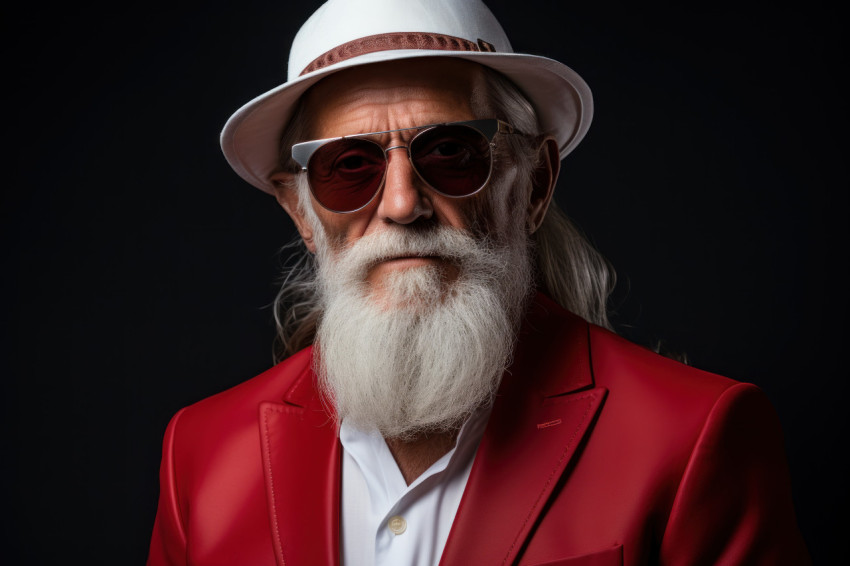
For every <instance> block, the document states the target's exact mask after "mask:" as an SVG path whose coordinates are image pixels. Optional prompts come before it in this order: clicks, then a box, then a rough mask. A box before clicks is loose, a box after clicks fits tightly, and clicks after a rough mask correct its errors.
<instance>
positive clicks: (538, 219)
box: [527, 137, 561, 233]
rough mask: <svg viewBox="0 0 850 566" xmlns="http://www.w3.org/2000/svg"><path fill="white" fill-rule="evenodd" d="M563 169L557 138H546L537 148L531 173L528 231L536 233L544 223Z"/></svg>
mask: <svg viewBox="0 0 850 566" xmlns="http://www.w3.org/2000/svg"><path fill="white" fill-rule="evenodd" d="M560 171H561V156H560V152H559V151H558V142H557V141H555V138H551V137H549V138H546V139H544V140H543V142H542V143H541V144H540V146H539V147H538V148H537V166H536V167H535V168H534V171H532V173H531V195H530V196H529V201H528V216H527V221H528V231H529V233H534V232H535V231H537V229H538V228H540V225H541V224H542V223H543V218H544V217H545V216H546V211H547V210H548V209H549V203H550V202H552V195H553V194H554V192H555V182H556V181H557V180H558V173H559V172H560Z"/></svg>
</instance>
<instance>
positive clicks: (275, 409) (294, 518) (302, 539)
mask: <svg viewBox="0 0 850 566" xmlns="http://www.w3.org/2000/svg"><path fill="white" fill-rule="evenodd" d="M313 380H314V374H313V372H312V370H311V369H310V367H309V365H308V366H307V368H305V370H304V371H303V372H302V374H301V375H300V376H299V377H298V378H297V379H296V380H295V382H294V384H293V386H292V387H291V388H290V390H289V391H288V392H287V394H286V395H285V396H284V402H283V403H273V402H266V403H262V404H261V405H260V414H259V418H260V436H261V442H262V452H263V468H264V474H265V480H266V496H267V501H268V504H269V519H270V524H271V528H272V538H273V541H274V547H275V556H276V559H277V563H278V566H291V565H296V566H297V565H300V564H316V565H328V566H330V565H336V564H339V497H340V447H339V442H338V441H337V430H336V425H335V422H334V419H333V417H332V416H331V415H330V414H329V413H328V411H327V410H326V409H325V407H324V405H323V404H322V401H321V399H320V398H319V396H318V394H317V393H316V391H315V388H314V387H313Z"/></svg>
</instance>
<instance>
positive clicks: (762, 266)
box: [0, 0, 850, 564]
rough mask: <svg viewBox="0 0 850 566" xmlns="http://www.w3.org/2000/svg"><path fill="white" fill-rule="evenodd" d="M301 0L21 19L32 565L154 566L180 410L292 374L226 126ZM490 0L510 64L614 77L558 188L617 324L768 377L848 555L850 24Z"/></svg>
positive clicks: (16, 332)
mask: <svg viewBox="0 0 850 566" xmlns="http://www.w3.org/2000/svg"><path fill="white" fill-rule="evenodd" d="M178 4H179V7H177V6H178ZM287 4H288V5H287ZM295 4H296V3H294V2H288V3H284V2H279V3H269V2H258V1H255V0H242V1H240V2H229V1H208V2H197V1H195V2H181V3H174V5H171V4H170V3H165V2H153V3H146V4H145V5H143V6H139V7H135V6H129V5H125V4H120V3H113V4H112V5H110V6H109V7H104V8H100V9H97V10H94V9H91V8H87V7H84V6H78V5H73V4H68V3H65V4H63V5H61V6H56V7H50V6H48V5H45V4H35V3H33V4H31V5H28V6H25V5H23V4H18V7H17V11H11V10H9V9H4V16H3V18H2V22H3V23H2V25H3V28H4V30H3V43H4V54H5V57H4V62H5V65H4V66H5V73H4V75H5V80H4V83H5V86H4V89H3V94H4V99H5V104H4V110H5V111H4V115H3V122H4V128H3V130H4V133H5V134H6V140H5V143H4V146H5V147H6V150H5V152H4V153H5V154H6V156H7V158H6V161H7V162H6V165H5V167H4V169H5V171H6V173H7V175H6V178H5V183H4V187H3V190H2V208H0V215H2V216H0V218H2V238H3V239H2V263H0V265H2V269H3V273H4V277H3V278H2V282H3V297H4V299H5V300H4V301H3V304H2V309H3V310H2V320H3V340H2V348H3V355H2V360H3V368H2V371H3V379H4V386H3V391H4V395H3V409H4V411H3V415H4V420H5V423H4V424H5V427H4V430H5V433H6V435H5V436H6V438H7V442H6V448H5V449H4V450H3V451H2V454H3V465H2V468H3V469H4V472H5V475H6V481H5V482H4V484H5V486H6V488H7V490H8V493H7V497H6V501H7V502H11V503H12V505H11V510H10V508H9V507H6V509H7V510H6V511H5V512H4V513H3V518H4V521H5V522H6V523H7V524H6V525H5V528H4V537H5V538H7V539H8V540H7V543H6V544H4V548H6V549H7V551H8V553H9V554H7V556H12V557H15V558H16V559H17V560H19V561H20V563H25V564H40V563H47V562H48V561H50V562H53V561H56V560H59V559H68V558H69V557H73V558H77V559H79V560H80V561H81V562H82V563H88V564H140V563H142V562H143V560H144V557H145V554H146V547H147V544H148V539H149V536H150V529H151V525H152V521H153V517H154V512H155V505H156V497H157V492H158V486H157V468H158V464H159V449H160V442H161V439H162V433H163V430H164V427H165V425H166V422H167V420H168V418H169V416H170V415H171V414H173V413H174V412H175V411H176V410H177V409H179V408H180V407H182V406H183V405H186V404H188V403H191V402H194V401H196V400H198V399H201V398H203V397H205V396H207V395H210V394H212V393H215V392H218V391H220V390H222V389H224V388H226V387H229V386H231V385H234V384H236V383H238V382H240V381H242V380H244V379H246V378H248V377H250V376H252V375H254V374H256V373H259V372H260V371H262V370H263V369H265V368H267V367H268V366H269V365H270V364H271V340H272V336H273V329H272V324H271V314H270V312H269V310H268V309H267V308H266V305H267V304H268V303H269V302H270V301H271V299H272V297H273V295H274V292H275V286H274V281H275V278H276V275H277V273H278V267H279V259H278V257H277V250H278V248H279V247H280V246H281V245H282V244H283V243H284V242H286V241H288V240H289V239H290V237H291V236H292V229H291V226H290V224H289V222H288V220H287V219H286V217H285V216H284V214H283V212H282V211H280V210H279V209H278V208H277V207H276V206H275V204H274V202H273V200H272V199H271V198H270V197H267V196H266V195H264V194H263V193H261V192H260V191H257V190H256V189H253V188H251V187H250V186H248V185H247V184H245V183H244V182H243V181H241V180H240V179H239V178H238V177H237V176H236V175H235V174H234V173H233V172H232V171H231V170H230V169H229V168H228V166H227V165H226V163H225V161H224V159H223V157H222V156H221V154H220V150H219V148H218V133H219V131H220V128H221V126H222V125H223V124H224V122H225V120H226V119H227V117H228V116H229V115H230V113H231V112H232V111H234V110H235V109H236V108H237V107H238V106H240V105H241V104H242V103H244V102H246V101H248V100H249V99H250V98H252V97H253V96H255V95H257V94H259V93H261V92H263V91H264V90H266V89H268V88H270V87H272V86H274V85H276V84H278V83H279V82H280V81H281V80H282V77H283V76H284V72H285V66H286V55H287V51H288V47H289V43H290V42H291V39H292V37H293V36H294V33H295V31H296V30H297V27H298V26H299V25H300V23H301V22H302V21H303V20H304V19H305V18H306V17H307V16H308V15H309V13H310V12H311V11H312V9H313V7H314V6H313V5H312V3H310V4H311V5H309V6H302V5H301V4H298V5H295ZM305 4H306V3H305ZM588 4H590V3H588ZM490 5H491V8H492V9H493V11H494V12H495V13H496V15H497V17H498V18H499V19H500V21H502V23H503V25H504V26H505V28H506V29H507V31H508V34H509V36H510V37H511V39H512V42H513V45H514V48H515V49H516V50H518V51H526V52H532V53H537V54H542V55H547V56H551V57H554V58H556V59H559V60H561V61H564V62H566V63H567V64H568V65H570V66H572V67H573V68H574V69H575V70H577V71H578V72H579V73H580V74H581V75H582V76H583V77H584V78H585V79H586V80H587V81H588V83H589V84H590V85H591V88H592V89H593V91H594V95H595V103H596V114H595V118H594V124H593V126H592V127H591V129H590V132H589V134H588V136H587V138H586V139H585V141H584V142H583V143H582V145H581V146H580V147H579V148H578V150H577V151H575V152H574V154H572V155H571V156H570V157H569V158H568V159H567V160H566V161H565V162H564V166H563V171H562V175H561V178H560V181H559V188H558V192H557V196H556V199H557V201H558V202H559V203H560V204H561V205H562V206H563V207H564V208H565V209H566V210H567V211H568V213H569V214H570V215H571V216H572V217H573V218H574V219H576V221H577V222H578V224H579V225H580V226H581V227H582V228H583V229H584V230H585V231H586V232H587V233H588V235H589V237H590V238H591V239H592V241H593V242H594V243H595V244H596V245H597V246H598V247H599V248H600V249H601V250H602V252H603V253H604V254H606V255H607V257H608V258H610V259H611V261H612V262H613V263H614V265H615V266H616V268H617V270H618V272H619V276H620V280H619V281H620V284H619V286H618V289H617V292H616V306H617V316H616V321H617V324H618V328H619V329H620V331H621V332H622V333H623V334H625V335H627V336H629V337H630V338H632V339H633V340H635V341H638V342H641V343H649V342H651V341H654V340H663V341H665V342H666V343H667V344H668V345H669V346H670V347H671V348H673V349H676V350H682V351H685V352H687V353H688V354H689V355H690V357H691V359H692V360H693V365H696V366H698V367H701V368H703V369H707V370H710V371H714V372H718V373H721V374H725V375H727V376H730V377H733V378H736V379H741V380H745V381H751V382H754V383H756V384H758V385H759V386H761V387H762V388H763V389H764V390H765V391H766V392H767V394H768V396H769V397H770V398H771V400H772V401H773V403H774V405H775V406H776V408H777V410H778V411H779V414H780V418H781V421H782V423H783V427H784V430H785V435H786V443H787V447H788V454H789V461H790V465H791V471H792V477H793V482H794V494H795V501H796V505H797V512H798V518H799V522H800V525H801V528H802V529H803V533H804V535H805V537H806V539H807V541H808V543H809V546H810V548H811V551H812V554H813V556H814V557H815V558H816V560H817V561H818V562H820V563H829V562H830V557H831V556H832V555H833V554H834V553H837V552H838V549H839V542H838V541H839V540H841V539H842V538H844V537H845V536H846V533H847V531H848V527H850V524H848V520H847V513H846V505H847V487H846V485H847V482H846V478H847V477H850V474H848V465H847V463H846V459H845V458H844V456H843V454H842V452H843V451H844V450H846V446H847V442H846V439H845V438H846V437H845V436H844V435H845V434H846V432H847V426H846V425H847V416H846V414H847V409H846V408H845V407H844V405H843V401H844V398H845V396H846V395H847V384H846V380H847V375H846V374H847V372H846V370H844V368H843V363H842V358H843V357H844V355H845V353H846V346H845V340H844V338H845V336H844V329H843V326H844V320H845V318H846V316H847V296H846V285H847V252H846V246H845V244H844V240H845V239H846V237H847V232H848V229H847V221H846V220H845V215H846V212H847V210H848V206H847V205H848V203H847V200H848V199H847V188H848V187H847V177H846V158H845V155H846V149H847V144H846V142H845V140H846V135H847V134H846V126H847V120H846V109H845V106H844V103H845V97H844V94H843V93H842V92H841V91H840V89H839V85H840V84H841V82H842V78H843V75H844V74H845V72H846V62H845V58H844V54H843V47H844V46H843V44H842V43H841V41H840V34H841V33H843V29H841V28H840V26H839V20H840V19H841V18H839V16H838V14H837V13H833V12H831V11H829V10H828V9H826V8H824V7H823V5H822V4H821V3H820V2H808V3H806V7H805V8H803V7H802V4H800V5H798V6H796V7H795V8H791V7H776V6H773V5H771V4H770V3H767V2H747V3H732V2H720V3H711V4H701V5H698V6H694V5H688V4H686V3H680V4H678V5H675V6H672V7H664V6H662V5H661V4H659V3H657V2H652V3H649V4H648V5H646V4H645V3H639V2H624V3H619V2H598V3H592V5H584V4H582V5H579V4H578V3H566V2H554V1H553V2H546V1H543V0H525V1H523V2H516V1H513V2H508V1H498V2H496V1H493V2H490ZM789 6H790V5H789ZM9 172H11V175H9V174H8V173H9ZM694 520H695V521H698V520H699V517H695V518H694Z"/></svg>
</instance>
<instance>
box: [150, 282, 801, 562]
mask: <svg viewBox="0 0 850 566" xmlns="http://www.w3.org/2000/svg"><path fill="white" fill-rule="evenodd" d="M310 362H311V349H310V348H308V349H306V350H304V351H302V352H300V353H298V354H296V355H294V356H292V357H291V358H289V359H288V360H286V361H284V362H283V363H281V364H279V365H277V366H276V367H274V368H272V369H270V370H268V371H266V372H265V373H263V374H261V375H259V376H258V377H256V378H254V379H252V380H249V381H247V382H245V383H242V384H240V385H238V386H236V387H234V388H232V389H230V390H227V391H224V392H222V393H220V394H218V395H215V396H213V397H210V398H208V399H205V400H203V401H201V402H199V403H196V404H194V405H192V406H189V407H187V408H185V409H183V410H181V411H180V412H179V413H178V414H177V415H175V416H174V418H173V419H172V420H171V422H170V424H169V425H168V429H167V431H166V433H165V441H164V447H163V456H162V468H161V473H160V482H161V493H160V499H159V509H158V511H157V517H156V521H155V525H154V530H153V537H152V542H151V549H150V555H149V559H148V564H149V566H159V565H166V564H169V565H170V564H180V565H182V564H195V565H204V566H213V565H226V566H234V565H246V566H266V565H268V566H272V565H278V566H282V565H286V566H305V565H309V566H312V565H330V564H338V563H339V518H340V513H339V502H340V461H341V460H340V453H341V448H340V444H339V441H338V438H337V429H336V426H335V423H334V419H333V416H332V414H330V413H329V412H328V409H327V407H326V405H325V403H323V402H322V399H321V398H320V397H319V395H318V393H317V392H316V389H315V387H314V380H315V375H314V373H313V372H312V370H311V368H310ZM808 563H809V558H808V555H807V551H806V548H805V545H804V543H803V541H802V538H801V536H800V533H799V531H798V529H797V525H796V520H795V517H794V509H793V504H792V501H791V489H790V481H789V476H788V470H787V463H786V460H785V454H784V448H783V441H782V435H781V431H780V428H779V423H778V420H777V416H776V414H775V412H774V410H773V408H772V407H771V405H770V403H769V402H768V400H767V399H766V397H765V395H764V394H763V393H762V392H761V391H760V390H759V389H758V388H756V387H755V386H753V385H749V384H744V383H739V382H736V381H732V380H730V379H727V378H724V377H720V376H717V375H713V374H709V373H706V372H703V371H700V370H697V369H694V368H691V367H688V366H685V365H682V364H680V363H678V362H675V361H672V360H669V359H666V358H664V357H661V356H658V355H656V354H654V353H652V352H650V351H648V350H646V349H643V348H641V347H639V346H636V345H634V344H631V343H629V342H628V341H626V340H624V339H622V338H620V337H618V336H616V335H615V334H613V333H611V332H608V331H606V330H604V329H601V328H599V327H596V326H593V325H589V324H588V323H586V322H585V321H583V320H581V319H580V318H578V317H576V316H575V315H572V314H571V313H569V312H566V311H564V310H563V309H562V308H560V307H559V306H557V305H556V304H555V303H553V302H552V301H551V300H549V299H548V298H546V297H544V296H542V295H538V296H537V298H536V299H535V301H534V303H533V305H532V307H531V309H530V311H529V314H528V315H527V317H526V320H525V321H524V324H523V329H522V331H521V335H520V339H519V344H518V347H517V350H516V354H515V358H514V361H513V363H512V365H511V367H510V369H509V370H508V371H507V372H506V374H505V376H504V378H503V381H502V385H501V388H500V390H499V394H498V397H497V399H496V401H495V405H494V408H493V412H492V415H491V418H490V421H489V423H488V425H487V429H486V432H485V433H484V437H483V439H482V441H481V445H480V447H479V449H478V452H477V454H476V456H475V462H474V464H473V468H472V472H471V475H470V477H469V481H468V483H467V486H466V490H465V492H464V494H463V499H462V501H461V504H460V508H459V509H458V512H457V516H456V518H455V521H454V524H453V525H452V529H451V533H450V535H449V538H448V541H447V543H446V547H445V550H444V552H443V555H442V560H441V564H444V565H456V564H459V565H463V566H473V565H479V564H481V565H490V564H522V565H535V564H536V565H542V564H546V565H549V566H552V565H570V566H590V565H594V566H603V565H615V564H626V565H637V564H681V565H687V566H694V565H700V564H770V565H777V564H794V565H797V564H808Z"/></svg>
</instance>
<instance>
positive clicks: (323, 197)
mask: <svg viewBox="0 0 850 566" xmlns="http://www.w3.org/2000/svg"><path fill="white" fill-rule="evenodd" d="M386 168H387V160H386V159H385V158H384V152H383V150H382V149H381V148H380V146H378V144H376V143H374V142H371V141H368V140H364V139H342V140H336V141H332V142H329V143H326V144H325V145H323V146H321V147H319V148H318V149H317V150H316V151H315V152H314V153H313V155H312V156H311V157H310V163H309V164H308V165H307V171H308V175H309V179H310V189H311V190H312V192H313V196H314V197H315V198H316V200H317V201H319V203H320V204H321V205H322V206H324V207H325V208H327V209H330V210H332V211H335V212H351V211H353V210H357V209H359V208H362V207H364V206H366V204H368V203H369V201H370V200H372V197H374V196H375V193H377V192H378V189H379V188H380V187H381V181H382V180H383V178H384V171H385V170H386Z"/></svg>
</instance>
